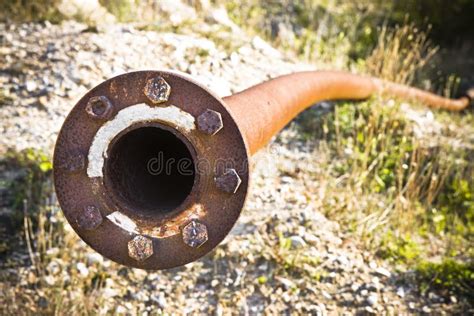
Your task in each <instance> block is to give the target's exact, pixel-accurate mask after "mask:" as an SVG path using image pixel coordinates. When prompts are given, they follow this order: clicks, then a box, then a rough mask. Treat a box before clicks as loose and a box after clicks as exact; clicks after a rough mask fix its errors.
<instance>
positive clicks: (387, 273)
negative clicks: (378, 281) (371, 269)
mask: <svg viewBox="0 0 474 316" xmlns="http://www.w3.org/2000/svg"><path fill="white" fill-rule="evenodd" d="M375 273H377V274H380V275H382V276H385V277H387V278H389V277H390V276H391V275H392V274H391V273H390V271H388V270H387V269H385V268H383V267H378V268H377V269H375Z"/></svg>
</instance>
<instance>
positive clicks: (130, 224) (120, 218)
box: [107, 212, 138, 234]
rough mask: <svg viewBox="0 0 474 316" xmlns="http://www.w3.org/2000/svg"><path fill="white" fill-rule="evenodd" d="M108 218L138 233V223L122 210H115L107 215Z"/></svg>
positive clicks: (129, 230) (119, 225)
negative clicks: (121, 211)
mask: <svg viewBox="0 0 474 316" xmlns="http://www.w3.org/2000/svg"><path fill="white" fill-rule="evenodd" d="M107 218H108V219H109V220H110V221H111V222H112V223H114V224H115V225H117V226H118V227H120V228H122V229H124V230H126V231H127V232H129V233H135V234H138V231H137V224H135V222H134V221H133V220H132V219H131V218H130V217H128V216H127V215H125V214H122V213H120V212H113V213H112V214H109V215H107Z"/></svg>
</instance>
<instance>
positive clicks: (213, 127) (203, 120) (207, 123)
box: [197, 109, 224, 135]
mask: <svg viewBox="0 0 474 316" xmlns="http://www.w3.org/2000/svg"><path fill="white" fill-rule="evenodd" d="M197 125H198V128H199V130H200V131H201V132H204V133H206V134H209V135H215V134H216V133H217V132H218V131H220V130H221V129H222V127H224V124H223V123H222V115H221V114H220V113H219V112H216V111H213V110H209V109H208V110H206V111H205V112H204V113H202V114H201V115H199V116H198V118H197Z"/></svg>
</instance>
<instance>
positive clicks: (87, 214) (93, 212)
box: [76, 205, 103, 230]
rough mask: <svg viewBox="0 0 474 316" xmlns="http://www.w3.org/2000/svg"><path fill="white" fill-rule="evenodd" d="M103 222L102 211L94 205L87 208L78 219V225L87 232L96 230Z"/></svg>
mask: <svg viewBox="0 0 474 316" xmlns="http://www.w3.org/2000/svg"><path fill="white" fill-rule="evenodd" d="M102 220H103V218H102V214H101V213H100V210H99V209H98V208H97V207H96V206H94V205H87V206H85V207H84V209H83V211H82V212H81V213H80V214H79V215H78V216H77V219H76V221H77V225H79V227H80V228H82V229H86V230H92V229H96V228H97V227H99V225H100V224H101V223H102Z"/></svg>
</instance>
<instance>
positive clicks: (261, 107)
mask: <svg viewBox="0 0 474 316" xmlns="http://www.w3.org/2000/svg"><path fill="white" fill-rule="evenodd" d="M375 93H382V94H387V95H391V96H395V97H401V98H404V99H409V100H416V101H419V102H421V103H424V104H426V105H428V106H431V107H434V108H441V109H447V110H453V111H460V110H462V109H464V108H466V107H467V106H468V105H469V98H467V97H463V98H460V99H457V100H453V99H448V98H443V97H440V96H437V95H435V94H433V93H430V92H425V91H422V90H419V89H416V88H411V87H407V86H404V85H400V84H395V83H391V82H387V81H384V80H381V79H375V78H371V77H366V76H360V75H355V74H351V73H347V72H338V71H308V72H299V73H294V74H290V75H285V76H281V77H278V78H275V79H272V80H269V81H266V82H264V83H261V84H259V85H256V86H253V87H251V88H249V89H247V90H244V91H242V92H240V93H237V94H234V95H232V96H229V97H226V98H224V101H225V102H226V104H227V105H228V106H229V108H230V110H231V112H232V114H233V116H234V118H235V120H236V121H237V124H238V125H239V127H240V129H241V131H242V133H243V134H244V135H245V138H246V140H247V144H248V146H249V149H250V153H251V154H253V153H255V152H256V151H257V150H259V149H260V148H262V147H263V146H265V145H266V144H267V143H268V142H269V140H270V139H271V138H272V137H273V136H274V135H275V134H276V133H278V131H279V130H281V129H282V128H283V127H284V126H285V125H286V124H288V122H290V121H291V120H292V119H293V118H294V117H295V116H297V115H298V113H300V112H302V111H303V110H305V109H306V108H308V107H309V106H311V105H313V104H314V103H317V102H319V101H323V100H342V99H352V100H362V99H367V98H369V97H370V96H372V95H373V94H375Z"/></svg>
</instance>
